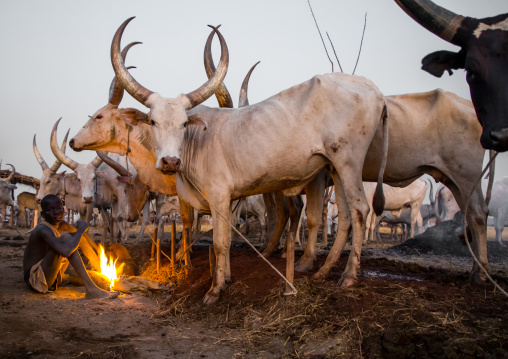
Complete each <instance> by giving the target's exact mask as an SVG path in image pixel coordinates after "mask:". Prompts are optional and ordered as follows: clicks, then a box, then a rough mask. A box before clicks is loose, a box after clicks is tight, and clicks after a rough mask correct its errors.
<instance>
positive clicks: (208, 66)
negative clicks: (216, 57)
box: [203, 25, 234, 108]
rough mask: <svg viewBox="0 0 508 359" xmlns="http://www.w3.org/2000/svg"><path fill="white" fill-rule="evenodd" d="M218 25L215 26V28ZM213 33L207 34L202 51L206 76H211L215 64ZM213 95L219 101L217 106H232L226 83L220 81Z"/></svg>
mask: <svg viewBox="0 0 508 359" xmlns="http://www.w3.org/2000/svg"><path fill="white" fill-rule="evenodd" d="M219 27H220V25H219V26H217V29H218V28H219ZM213 35H215V31H214V30H212V32H211V33H210V35H208V39H207V40H206V45H205V53H204V56H203V57H204V58H203V60H204V63H205V71H206V76H208V78H210V77H212V75H213V74H214V72H215V64H214V63H213V57H212V40H213ZM215 97H216V98H217V101H218V102H219V107H228V108H233V107H234V105H233V99H232V98H231V95H230V94H229V91H228V89H227V88H226V85H224V82H221V84H220V86H219V88H218V89H217V91H215Z"/></svg>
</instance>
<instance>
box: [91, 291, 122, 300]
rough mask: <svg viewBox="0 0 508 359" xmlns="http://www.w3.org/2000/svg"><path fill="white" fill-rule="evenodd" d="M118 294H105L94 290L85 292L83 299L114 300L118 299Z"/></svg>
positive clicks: (105, 292)
mask: <svg viewBox="0 0 508 359" xmlns="http://www.w3.org/2000/svg"><path fill="white" fill-rule="evenodd" d="M118 294H120V293H118V292H107V291H105V290H102V289H100V288H96V289H95V288H94V289H92V290H87V291H86V294H85V299H115V298H116V297H118Z"/></svg>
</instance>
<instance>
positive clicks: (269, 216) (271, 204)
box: [262, 193, 277, 247]
mask: <svg viewBox="0 0 508 359" xmlns="http://www.w3.org/2000/svg"><path fill="white" fill-rule="evenodd" d="M263 201H264V202H265V208H266V233H265V238H262V240H263V246H264V247H266V246H267V245H268V238H271V237H272V235H273V231H274V230H275V227H276V225H277V208H276V207H275V196H274V195H273V193H264V194H263Z"/></svg>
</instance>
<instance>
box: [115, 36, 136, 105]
mask: <svg viewBox="0 0 508 359" xmlns="http://www.w3.org/2000/svg"><path fill="white" fill-rule="evenodd" d="M137 44H141V42H139V41H136V42H131V43H130V44H129V45H127V46H125V47H124V48H123V50H122V54H121V55H122V59H123V61H124V62H125V57H126V56H127V53H128V52H129V49H130V48H131V47H133V46H134V45H137ZM128 69H129V68H127V70H128ZM122 98H123V87H122V85H121V84H120V81H116V76H115V77H114V78H113V81H111V86H110V87H109V101H108V102H109V103H110V104H111V105H113V106H115V107H118V105H120V102H121V101H122Z"/></svg>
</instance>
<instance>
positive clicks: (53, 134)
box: [50, 117, 79, 171]
mask: <svg viewBox="0 0 508 359" xmlns="http://www.w3.org/2000/svg"><path fill="white" fill-rule="evenodd" d="M61 119H62V118H61V117H60V118H59V119H58V121H56V123H55V125H54V126H53V130H52V131H51V141H50V145H51V151H53V154H54V155H55V157H56V158H57V159H58V160H60V162H62V163H63V164H64V165H66V166H67V167H69V168H70V169H71V170H73V171H75V170H76V168H78V165H79V163H77V162H76V161H74V160H72V159H70V158H69V157H67V156H66V155H65V153H64V152H63V151H62V150H61V149H60V148H58V144H57V143H56V131H57V129H58V123H59V122H60V120H61Z"/></svg>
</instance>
